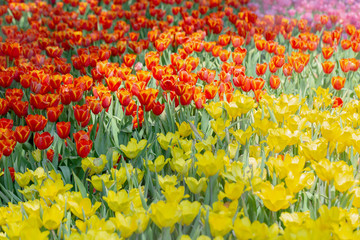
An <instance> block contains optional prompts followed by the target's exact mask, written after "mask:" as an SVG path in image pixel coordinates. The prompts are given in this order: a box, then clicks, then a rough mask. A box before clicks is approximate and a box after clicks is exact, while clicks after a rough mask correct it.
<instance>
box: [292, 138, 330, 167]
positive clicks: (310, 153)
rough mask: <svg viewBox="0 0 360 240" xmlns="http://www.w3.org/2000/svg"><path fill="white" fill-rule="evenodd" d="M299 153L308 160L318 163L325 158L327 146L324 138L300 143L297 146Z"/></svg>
mask: <svg viewBox="0 0 360 240" xmlns="http://www.w3.org/2000/svg"><path fill="white" fill-rule="evenodd" d="M299 147H300V149H299V153H300V155H301V156H305V157H306V158H307V159H308V160H315V161H319V160H321V159H323V158H325V157H326V154H327V149H328V144H327V141H326V139H325V138H318V139H316V140H314V141H309V142H307V143H302V144H300V145H299Z"/></svg>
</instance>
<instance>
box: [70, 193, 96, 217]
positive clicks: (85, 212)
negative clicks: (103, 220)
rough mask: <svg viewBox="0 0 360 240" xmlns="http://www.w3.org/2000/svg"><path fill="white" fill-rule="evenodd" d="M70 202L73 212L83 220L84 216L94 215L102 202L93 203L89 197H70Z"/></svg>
mask: <svg viewBox="0 0 360 240" xmlns="http://www.w3.org/2000/svg"><path fill="white" fill-rule="evenodd" d="M79 200H80V201H79ZM68 204H69V205H70V210H71V212H72V213H73V214H74V215H75V216H77V217H78V218H80V219H82V220H84V217H85V218H88V217H90V216H92V215H94V214H95V212H96V210H97V209H98V208H99V207H100V206H101V203H100V202H95V204H94V205H92V204H91V200H90V199H89V198H82V199H76V200H75V199H69V200H68Z"/></svg>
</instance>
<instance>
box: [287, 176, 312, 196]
mask: <svg viewBox="0 0 360 240" xmlns="http://www.w3.org/2000/svg"><path fill="white" fill-rule="evenodd" d="M314 181H315V176H314V174H313V173H302V174H300V173H293V172H291V171H290V172H289V174H288V176H287V177H286V179H285V183H286V186H287V188H288V189H289V191H290V192H291V193H292V194H295V193H298V192H300V191H301V190H302V189H304V188H305V187H307V188H309V187H311V186H312V185H313V183H314Z"/></svg>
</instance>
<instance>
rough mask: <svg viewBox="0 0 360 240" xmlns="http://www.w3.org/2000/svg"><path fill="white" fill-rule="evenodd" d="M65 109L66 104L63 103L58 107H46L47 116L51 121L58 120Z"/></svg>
mask: <svg viewBox="0 0 360 240" xmlns="http://www.w3.org/2000/svg"><path fill="white" fill-rule="evenodd" d="M63 110H64V106H63V105H61V104H60V105H59V106H57V107H49V108H47V109H46V113H47V117H48V119H49V121H50V122H56V121H57V120H58V119H59V117H60V115H61V113H62V112H63Z"/></svg>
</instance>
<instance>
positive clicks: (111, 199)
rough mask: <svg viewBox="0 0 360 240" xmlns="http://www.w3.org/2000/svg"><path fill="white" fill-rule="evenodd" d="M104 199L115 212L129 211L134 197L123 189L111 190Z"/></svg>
mask: <svg viewBox="0 0 360 240" xmlns="http://www.w3.org/2000/svg"><path fill="white" fill-rule="evenodd" d="M103 199H104V201H105V202H107V204H108V205H109V208H110V209H111V210H113V211H114V212H128V211H129V209H130V206H131V201H132V199H133V198H132V197H130V196H129V194H128V192H127V191H126V190H124V189H122V190H121V191H119V192H117V193H115V192H114V191H109V192H108V195H107V197H105V196H104V197H103Z"/></svg>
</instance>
